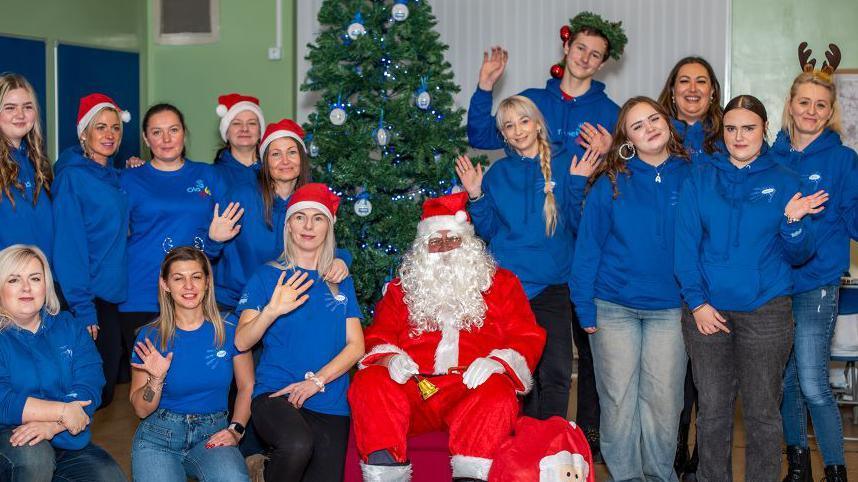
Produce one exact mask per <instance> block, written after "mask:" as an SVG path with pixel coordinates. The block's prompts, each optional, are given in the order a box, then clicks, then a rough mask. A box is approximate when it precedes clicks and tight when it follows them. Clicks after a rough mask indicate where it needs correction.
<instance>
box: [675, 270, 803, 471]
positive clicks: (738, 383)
mask: <svg viewBox="0 0 858 482" xmlns="http://www.w3.org/2000/svg"><path fill="white" fill-rule="evenodd" d="M736 282H737V283H738V282H739V280H737V281H736ZM716 309H717V307H716ZM719 312H720V313H721V315H722V316H723V317H724V318H725V319H726V321H727V322H726V326H727V328H728V329H729V330H730V333H724V332H721V331H719V332H717V333H715V334H713V335H704V334H702V333H700V331H699V330H698V329H697V324H696V323H695V321H694V315H692V314H691V311H689V310H688V308H685V309H683V312H682V334H683V336H684V337H685V346H686V349H687V350H688V355H689V356H690V357H691V365H692V367H693V371H694V384H695V385H697V393H698V400H697V402H698V410H699V413H698V414H697V433H698V436H697V449H698V453H699V455H700V465H699V466H698V468H697V477H698V480H700V481H702V482H726V481H731V480H733V464H732V452H733V415H734V413H735V402H736V395H737V394H739V393H740V394H741V396H742V412H743V415H744V420H745V432H746V439H747V448H746V449H745V480H749V481H750V480H752V481H754V482H767V481H770V482H775V481H778V480H780V479H779V477H778V475H779V474H780V471H781V443H782V442H783V432H782V428H781V413H780V400H781V394H782V392H783V372H784V367H785V366H786V363H787V358H789V353H790V350H791V349H792V337H793V329H794V324H793V320H792V302H791V300H790V298H789V296H781V297H778V298H774V299H773V300H771V301H769V302H767V303H766V304H764V305H763V306H761V307H759V308H757V309H756V310H754V311H750V312H740V311H726V310H724V311H721V310H719Z"/></svg>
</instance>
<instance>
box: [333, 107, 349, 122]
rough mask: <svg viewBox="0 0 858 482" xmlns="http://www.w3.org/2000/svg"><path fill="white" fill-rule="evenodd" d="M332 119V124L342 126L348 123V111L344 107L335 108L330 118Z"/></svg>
mask: <svg viewBox="0 0 858 482" xmlns="http://www.w3.org/2000/svg"><path fill="white" fill-rule="evenodd" d="M328 117H329V118H330V119H331V124H333V125H335V126H341V125H343V124H345V123H346V117H348V116H347V115H346V110H345V109H343V108H342V107H334V108H333V109H331V114H330V115H329V116H328Z"/></svg>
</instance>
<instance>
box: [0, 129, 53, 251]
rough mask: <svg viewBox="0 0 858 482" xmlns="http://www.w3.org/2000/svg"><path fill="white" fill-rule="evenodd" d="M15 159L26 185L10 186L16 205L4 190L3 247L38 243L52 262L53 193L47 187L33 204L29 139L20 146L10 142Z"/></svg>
mask: <svg viewBox="0 0 858 482" xmlns="http://www.w3.org/2000/svg"><path fill="white" fill-rule="evenodd" d="M9 150H10V152H11V154H12V160H13V161H15V162H16V163H17V164H18V168H19V169H18V182H19V183H21V184H22V185H23V186H24V190H23V191H19V190H18V189H15V187H14V186H9V192H10V193H11V194H12V199H14V200H15V205H14V206H13V205H12V203H11V202H9V198H8V197H6V193H4V192H2V191H0V226H2V229H0V249H3V248H7V247H9V246H11V245H13V244H32V245H36V246H38V247H39V249H41V250H42V251H44V252H45V256H47V257H48V262H49V263H50V262H51V261H52V260H53V256H52V253H53V250H52V247H53V242H54V216H53V213H52V212H51V197H50V196H49V195H48V193H47V191H45V190H44V189H42V190H41V191H40V192H39V200H38V201H37V202H36V205H35V206H34V205H33V196H34V195H35V188H36V170H35V168H34V167H33V163H32V161H30V159H29V157H27V141H26V140H23V139H22V140H21V145H20V146H19V147H18V149H15V148H14V147H12V146H9Z"/></svg>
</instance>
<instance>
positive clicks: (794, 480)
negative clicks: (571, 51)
mask: <svg viewBox="0 0 858 482" xmlns="http://www.w3.org/2000/svg"><path fill="white" fill-rule="evenodd" d="M787 463H788V464H789V468H788V469H787V474H786V477H784V480H783V482H813V474H811V473H810V449H809V448H807V447H799V446H796V445H790V446H788V447H787ZM844 473H845V471H844Z"/></svg>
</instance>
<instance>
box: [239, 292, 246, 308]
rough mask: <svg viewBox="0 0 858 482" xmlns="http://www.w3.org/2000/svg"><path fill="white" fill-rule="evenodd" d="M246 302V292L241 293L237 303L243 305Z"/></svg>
mask: <svg viewBox="0 0 858 482" xmlns="http://www.w3.org/2000/svg"><path fill="white" fill-rule="evenodd" d="M245 303H247V293H242V294H241V298H239V299H238V304H239V305H243V304H245Z"/></svg>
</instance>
